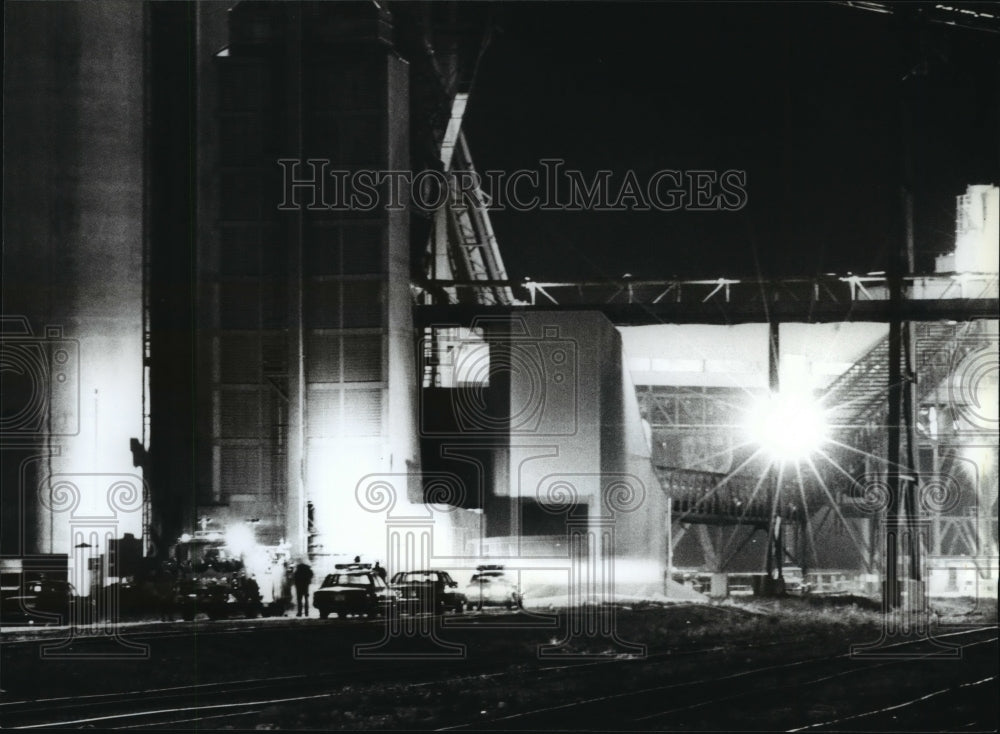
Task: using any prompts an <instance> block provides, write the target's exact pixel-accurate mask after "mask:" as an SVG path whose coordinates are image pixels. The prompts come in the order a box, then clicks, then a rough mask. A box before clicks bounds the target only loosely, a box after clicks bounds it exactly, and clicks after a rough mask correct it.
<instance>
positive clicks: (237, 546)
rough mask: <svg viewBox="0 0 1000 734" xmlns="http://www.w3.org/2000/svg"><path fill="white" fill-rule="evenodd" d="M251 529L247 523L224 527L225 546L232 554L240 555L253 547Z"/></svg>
mask: <svg viewBox="0 0 1000 734" xmlns="http://www.w3.org/2000/svg"><path fill="white" fill-rule="evenodd" d="M254 545H255V543H254V537H253V530H251V529H250V527H249V526H248V525H244V524H236V525H230V526H229V527H228V528H226V546H227V547H228V548H229V550H231V551H232V552H233V555H236V556H242V555H244V554H246V553H249V552H250V551H251V550H252V549H253V547H254Z"/></svg>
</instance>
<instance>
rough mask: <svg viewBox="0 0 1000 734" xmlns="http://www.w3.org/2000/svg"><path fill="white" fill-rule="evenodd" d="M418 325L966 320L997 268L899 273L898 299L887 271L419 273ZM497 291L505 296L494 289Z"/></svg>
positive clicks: (992, 304) (993, 310)
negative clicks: (558, 277)
mask: <svg viewBox="0 0 1000 734" xmlns="http://www.w3.org/2000/svg"><path fill="white" fill-rule="evenodd" d="M413 290H414V295H415V299H416V302H417V307H416V318H417V322H418V324H419V325H420V326H425V327H426V326H433V325H439V324H453V323H456V321H460V322H469V321H471V319H472V318H473V317H475V316H486V315H501V314H509V313H517V312H518V311H530V310H542V311H549V310H555V311H574V310H577V311H579V310H587V311H601V312H603V313H604V314H605V315H606V316H607V317H608V318H609V319H610V320H611V321H612V322H613V323H615V324H616V325H618V326H642V325H650V324H671V323H673V324H694V323H697V324H744V323H769V322H775V321H778V322H792V321H794V322H802V323H832V322H838V321H875V322H888V321H891V320H893V319H900V320H903V321H944V320H949V321H965V320H968V319H991V318H997V313H998V310H1000V300H998V290H1000V288H998V277H997V274H996V273H935V274H929V275H910V276H907V277H906V278H904V286H903V290H904V298H903V300H902V302H901V303H900V304H898V305H897V304H895V303H893V302H892V301H891V300H890V298H889V282H888V276H886V275H884V274H881V273H878V274H871V275H853V274H847V275H824V276H820V277H815V278H781V279H753V278H750V279H747V278H715V279H710V280H679V279H669V280H632V279H629V278H623V279H618V280H606V281H580V282H535V281H533V280H524V281H520V282H518V281H511V280H495V281H494V280H424V281H421V282H419V283H417V284H415V285H414V286H413ZM498 291H501V292H502V291H506V292H507V293H512V294H513V295H514V300H506V302H505V299H501V298H497V293H498Z"/></svg>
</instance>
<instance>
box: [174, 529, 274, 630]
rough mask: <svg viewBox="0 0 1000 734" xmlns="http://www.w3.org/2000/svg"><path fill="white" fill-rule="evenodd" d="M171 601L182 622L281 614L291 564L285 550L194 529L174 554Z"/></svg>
mask: <svg viewBox="0 0 1000 734" xmlns="http://www.w3.org/2000/svg"><path fill="white" fill-rule="evenodd" d="M171 555H172V560H171V564H172V566H173V568H174V573H175V578H176V582H175V602H176V606H177V607H178V609H179V610H180V614H181V618H182V619H184V620H186V621H191V620H193V619H194V618H195V616H196V615H197V614H198V613H199V612H204V613H205V614H207V615H208V617H209V619H213V620H215V619H224V618H228V617H232V616H245V617H256V616H271V615H275V616H277V615H282V614H284V613H285V611H286V610H287V609H288V608H289V606H290V605H291V584H290V583H289V580H290V579H289V572H290V565H289V563H288V550H287V548H286V547H285V546H284V545H279V546H262V545H258V544H256V543H253V542H249V543H247V542H241V543H238V544H237V543H234V542H233V537H232V536H227V535H223V534H222V533H219V532H216V531H206V530H197V531H195V532H194V533H192V534H187V533H186V534H184V535H182V536H181V537H180V539H179V540H178V541H177V543H176V544H175V545H174V547H173V549H172V554H171Z"/></svg>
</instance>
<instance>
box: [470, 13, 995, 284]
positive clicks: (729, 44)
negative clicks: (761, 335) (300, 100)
mask: <svg viewBox="0 0 1000 734" xmlns="http://www.w3.org/2000/svg"><path fill="white" fill-rule="evenodd" d="M497 23H498V25H499V27H500V30H499V31H498V32H497V33H496V34H495V35H494V37H493V40H492V43H491V45H490V47H489V49H488V50H487V51H486V54H485V56H484V57H483V60H482V62H481V65H480V67H479V72H478V75H477V77H476V81H475V86H474V88H473V91H472V97H471V102H470V105H469V109H468V112H467V115H466V127H465V129H466V133H467V137H468V140H469V144H470V146H471V148H472V155H473V158H474V160H475V162H476V165H477V168H478V169H479V170H481V171H482V170H487V169H503V170H508V171H512V170H515V169H518V168H527V169H534V170H539V169H540V164H539V160H540V159H543V158H561V159H564V160H565V161H566V166H567V167H568V168H576V169H579V170H581V171H583V172H584V173H585V174H588V178H589V175H592V174H593V172H594V171H596V170H597V169H601V168H608V169H611V170H612V171H614V172H615V173H614V177H615V178H614V179H613V180H616V181H620V180H621V177H622V176H623V175H624V174H625V171H626V170H628V169H634V170H635V171H636V172H637V174H638V175H639V179H640V180H642V181H644V180H645V179H646V178H648V176H649V175H650V174H652V173H653V172H655V171H657V170H661V169H681V170H690V169H715V170H719V171H724V170H727V169H742V170H745V171H746V172H747V186H746V190H747V204H746V206H745V207H744V208H743V209H742V210H740V211H738V212H695V211H675V212H659V211H652V212H626V213H607V212H605V213H601V212H593V211H590V212H537V211H536V212H529V213H524V212H514V213H511V212H498V213H496V214H494V215H493V223H494V228H495V230H496V232H497V235H498V238H499V241H500V247H501V250H502V252H503V253H504V257H505V261H506V264H507V269H508V272H509V274H510V275H511V277H514V278H521V277H523V276H526V275H530V276H531V277H533V278H534V279H536V280H543V279H555V280H562V279H570V278H603V277H618V276H621V275H622V274H624V273H626V272H628V273H631V274H633V275H634V276H636V277H643V278H656V277H668V276H672V275H678V276H687V277H692V276H698V277H716V276H720V275H744V276H745V275H753V274H755V273H757V272H760V273H761V274H762V275H765V276H777V275H804V276H808V275H813V274H816V273H823V272H847V271H852V272H856V273H857V272H869V271H874V270H883V269H884V268H885V265H886V258H887V252H888V249H887V248H888V245H889V243H890V242H891V241H892V238H893V237H895V238H897V241H898V238H899V234H898V226H899V224H898V220H896V219H895V217H897V216H898V214H899V207H898V205H897V202H898V196H899V195H898V192H899V182H900V178H901V164H900V161H901V160H902V153H901V151H902V146H901V135H900V123H899V119H900V118H899V110H900V107H901V106H900V104H899V101H898V100H899V96H898V90H899V84H898V79H899V76H900V75H899V69H900V66H899V64H900V58H901V51H900V44H899V40H898V35H896V32H895V30H894V27H893V19H892V17H891V16H888V15H882V14H877V13H872V12H867V11H862V10H858V9H854V8H851V7H847V6H842V5H837V4H833V3H808V4H801V5H796V4H791V3H781V4H776V5H767V4H750V3H741V4H731V5H730V4H718V3H712V4H701V3H697V4H661V3H649V4H610V3H585V4H579V3H574V4H564V3H504V4H502V5H501V7H500V8H499V15H498V18H497ZM922 46H923V50H922V51H920V52H919V53H920V56H922V57H923V58H924V59H925V61H926V64H925V65H924V69H925V70H926V74H924V75H921V76H920V77H919V78H918V79H917V82H916V84H915V86H914V93H913V98H912V99H913V103H912V105H911V109H912V110H913V115H914V120H915V123H914V135H913V143H912V150H913V156H912V161H913V163H914V193H915V212H916V215H915V226H916V253H917V263H916V265H917V270H918V271H924V272H926V271H932V270H933V266H934V263H933V256H934V255H935V254H940V253H942V252H947V251H949V250H950V249H952V247H953V245H954V227H955V225H954V218H955V196H956V195H958V194H961V193H964V191H965V187H966V185H967V184H972V183H997V182H1000V145H998V135H997V133H998V130H1000V114H998V109H1000V103H998V97H1000V35H996V34H989V33H981V32H975V31H971V30H964V29H957V28H952V27H944V26H932V27H930V28H929V29H928V31H927V32H926V34H925V41H924V43H923V44H922ZM612 188H614V186H613V187H612Z"/></svg>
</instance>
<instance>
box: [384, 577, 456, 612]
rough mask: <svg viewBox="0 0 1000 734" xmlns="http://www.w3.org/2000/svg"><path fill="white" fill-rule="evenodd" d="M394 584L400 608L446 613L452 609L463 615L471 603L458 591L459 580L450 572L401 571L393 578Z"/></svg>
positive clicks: (410, 610) (403, 609) (412, 610)
mask: <svg viewBox="0 0 1000 734" xmlns="http://www.w3.org/2000/svg"><path fill="white" fill-rule="evenodd" d="M392 587H393V589H395V590H396V593H397V595H398V596H399V605H400V610H401V611H407V612H411V613H416V612H433V613H434V614H443V613H444V612H445V611H447V610H448V609H452V610H454V611H455V613H456V614H461V613H462V612H463V611H464V610H465V605H466V603H468V599H467V598H466V596H465V594H463V593H462V592H461V591H456V590H455V589H457V588H458V582H457V581H455V580H454V579H452V577H451V576H450V575H449V574H448V572H447V571H438V570H433V569H432V570H427V571H401V572H399V573H397V574H395V575H394V576H393V577H392Z"/></svg>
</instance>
